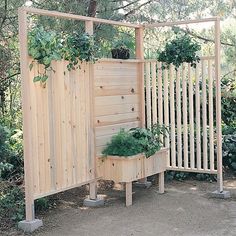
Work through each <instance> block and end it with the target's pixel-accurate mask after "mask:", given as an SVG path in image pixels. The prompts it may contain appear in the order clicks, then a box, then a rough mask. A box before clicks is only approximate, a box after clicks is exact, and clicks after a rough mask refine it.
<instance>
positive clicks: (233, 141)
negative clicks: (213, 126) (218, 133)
mask: <svg viewBox="0 0 236 236" xmlns="http://www.w3.org/2000/svg"><path fill="white" fill-rule="evenodd" d="M222 131H223V142H222V151H223V152H222V155H223V164H224V166H227V167H229V168H230V169H232V170H233V171H236V125H234V126H223V129H222Z"/></svg>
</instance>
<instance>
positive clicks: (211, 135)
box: [208, 60, 215, 170]
mask: <svg viewBox="0 0 236 236" xmlns="http://www.w3.org/2000/svg"><path fill="white" fill-rule="evenodd" d="M208 92H209V146H210V147H209V148H210V169H211V170H214V169H215V167H214V127H213V124H214V119H213V78H212V61H211V60H208Z"/></svg>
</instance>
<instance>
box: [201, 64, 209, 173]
mask: <svg viewBox="0 0 236 236" xmlns="http://www.w3.org/2000/svg"><path fill="white" fill-rule="evenodd" d="M206 105H207V93H206V61H205V60H203V61H202V134H203V141H202V142H203V168H204V170H207V169H208V155H207V146H208V145H207V110H206Z"/></svg>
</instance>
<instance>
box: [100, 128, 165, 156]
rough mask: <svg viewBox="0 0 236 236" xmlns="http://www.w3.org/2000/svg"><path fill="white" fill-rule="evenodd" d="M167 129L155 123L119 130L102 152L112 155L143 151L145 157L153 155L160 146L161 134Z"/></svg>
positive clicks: (129, 154) (134, 153) (128, 154)
mask: <svg viewBox="0 0 236 236" xmlns="http://www.w3.org/2000/svg"><path fill="white" fill-rule="evenodd" d="M166 131H167V129H166V128H165V127H163V126H159V125H155V126H153V127H152V128H151V129H144V128H132V129H130V130H129V131H125V130H121V131H120V132H119V133H118V134H117V135H115V136H113V137H112V139H111V142H110V143H108V144H107V147H106V148H105V149H104V150H103V152H102V154H103V155H105V156H107V155H113V156H133V155H136V154H138V153H145V155H146V157H149V156H151V155H153V154H154V153H155V152H156V151H158V150H159V149H160V148H161V146H162V142H161V138H160V136H161V134H163V135H165V133H166Z"/></svg>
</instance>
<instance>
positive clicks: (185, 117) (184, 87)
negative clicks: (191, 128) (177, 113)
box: [182, 64, 188, 169]
mask: <svg viewBox="0 0 236 236" xmlns="http://www.w3.org/2000/svg"><path fill="white" fill-rule="evenodd" d="M186 67H187V64H184V65H183V72H182V73H183V74H182V90H183V141H184V143H183V144H184V146H183V149H184V168H186V169H187V168H188V114H187V84H186V83H187V81H186Z"/></svg>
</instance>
